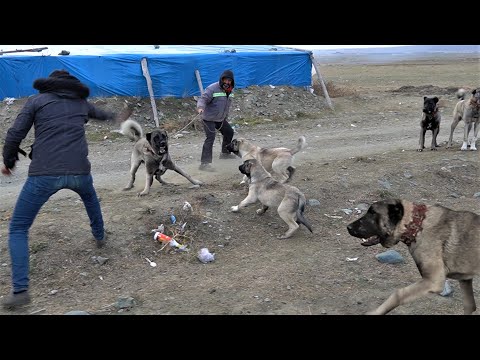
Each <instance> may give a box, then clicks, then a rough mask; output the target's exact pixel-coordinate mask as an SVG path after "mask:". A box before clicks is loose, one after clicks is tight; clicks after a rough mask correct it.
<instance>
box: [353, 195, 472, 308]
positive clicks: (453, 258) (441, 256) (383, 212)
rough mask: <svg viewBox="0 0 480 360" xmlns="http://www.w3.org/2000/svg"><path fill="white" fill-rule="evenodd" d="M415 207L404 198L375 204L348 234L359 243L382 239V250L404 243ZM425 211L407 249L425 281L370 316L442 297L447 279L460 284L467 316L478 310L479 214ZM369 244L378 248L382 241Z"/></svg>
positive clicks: (403, 290) (436, 208)
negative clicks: (429, 297)
mask: <svg viewBox="0 0 480 360" xmlns="http://www.w3.org/2000/svg"><path fill="white" fill-rule="evenodd" d="M415 207H416V208H417V209H418V208H419V204H414V203H412V202H409V201H405V200H399V199H391V200H384V201H379V202H376V203H374V204H372V205H371V207H370V209H369V211H368V212H367V213H366V214H365V215H363V216H362V217H361V218H359V219H358V220H356V221H354V222H352V223H351V224H349V225H348V226H347V229H348V232H349V233H350V235H352V236H355V237H357V238H369V239H370V238H371V237H372V238H374V237H378V238H379V239H380V240H379V242H380V243H381V244H382V246H384V247H387V248H388V247H391V246H394V245H395V244H397V243H398V242H400V241H402V235H403V234H405V231H406V228H407V226H408V224H412V221H413V214H414V212H413V209H414V208H415ZM394 209H395V210H394ZM398 209H402V210H401V211H399V210H398ZM426 209H427V210H426V212H425V218H424V219H423V221H422V222H421V229H419V231H418V233H416V235H415V236H414V239H413V241H411V242H410V240H409V243H408V245H407V246H408V250H409V252H410V254H411V256H412V258H413V260H414V262H415V264H416V265H417V267H418V269H419V272H420V275H421V279H420V280H419V281H417V282H415V283H414V284H411V285H409V286H407V287H404V288H401V289H398V290H396V291H395V292H394V293H393V294H392V295H390V297H389V298H388V299H387V300H385V302H384V303H383V304H381V305H380V306H379V307H377V308H376V309H375V310H373V311H371V312H369V314H375V315H380V314H386V313H388V312H390V311H392V310H393V309H395V308H396V307H397V306H399V305H402V304H406V303H409V302H411V301H414V300H416V299H418V298H420V297H423V296H425V295H427V294H429V293H440V292H441V291H442V290H443V288H444V284H445V280H446V279H447V278H450V279H455V280H458V281H459V282H460V288H461V290H462V297H463V311H464V314H472V313H473V312H474V311H475V310H476V304H475V298H474V296H473V288H472V280H473V277H474V276H475V275H479V274H480V215H478V214H476V213H473V212H471V211H459V210H452V209H449V208H446V207H443V206H440V205H427V206H426ZM400 214H401V216H402V217H401V219H399V220H398V219H397V216H400ZM417 216H418V213H417ZM397 220H398V221H397ZM368 243H369V244H371V245H374V244H377V243H378V241H377V242H375V241H371V240H370V241H368ZM364 244H365V243H364Z"/></svg>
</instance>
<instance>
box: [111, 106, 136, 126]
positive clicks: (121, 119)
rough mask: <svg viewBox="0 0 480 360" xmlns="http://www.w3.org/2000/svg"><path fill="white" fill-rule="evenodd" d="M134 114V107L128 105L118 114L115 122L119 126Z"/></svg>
mask: <svg viewBox="0 0 480 360" xmlns="http://www.w3.org/2000/svg"><path fill="white" fill-rule="evenodd" d="M132 113H133V106H130V105H127V106H126V107H124V108H123V109H122V111H120V112H119V113H118V115H117V116H115V122H116V123H117V124H120V123H122V122H124V121H125V120H127V119H128V118H129V117H130V115H132Z"/></svg>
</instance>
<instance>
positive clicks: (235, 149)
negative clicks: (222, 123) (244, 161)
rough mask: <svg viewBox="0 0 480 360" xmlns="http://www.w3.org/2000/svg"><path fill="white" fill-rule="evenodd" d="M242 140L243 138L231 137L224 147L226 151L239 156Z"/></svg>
mask: <svg viewBox="0 0 480 360" xmlns="http://www.w3.org/2000/svg"><path fill="white" fill-rule="evenodd" d="M243 141H245V139H243V138H239V139H233V140H232V142H231V143H230V144H228V145H227V146H226V147H225V148H226V149H227V150H228V151H230V152H232V153H234V154H235V155H237V156H240V148H241V146H242V143H243Z"/></svg>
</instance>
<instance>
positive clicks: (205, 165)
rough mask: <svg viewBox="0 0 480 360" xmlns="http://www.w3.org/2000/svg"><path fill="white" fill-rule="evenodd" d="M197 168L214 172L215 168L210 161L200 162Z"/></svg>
mask: <svg viewBox="0 0 480 360" xmlns="http://www.w3.org/2000/svg"><path fill="white" fill-rule="evenodd" d="M198 170H202V171H209V172H215V168H214V167H213V166H212V164H210V163H201V164H200V166H199V167H198Z"/></svg>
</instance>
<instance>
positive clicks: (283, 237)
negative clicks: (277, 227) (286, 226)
mask: <svg viewBox="0 0 480 360" xmlns="http://www.w3.org/2000/svg"><path fill="white" fill-rule="evenodd" d="M290 236H291V235H285V234H282V235H277V239H288V238H289V237H290Z"/></svg>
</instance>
